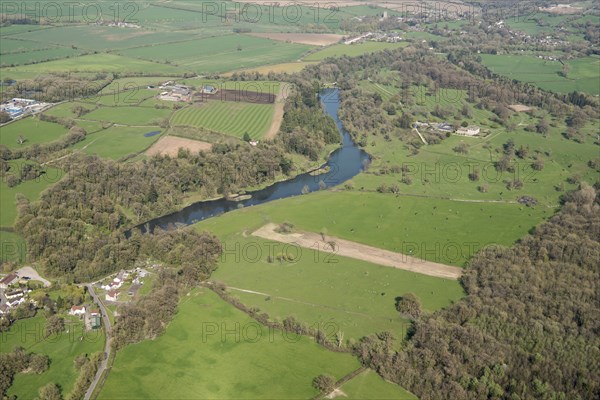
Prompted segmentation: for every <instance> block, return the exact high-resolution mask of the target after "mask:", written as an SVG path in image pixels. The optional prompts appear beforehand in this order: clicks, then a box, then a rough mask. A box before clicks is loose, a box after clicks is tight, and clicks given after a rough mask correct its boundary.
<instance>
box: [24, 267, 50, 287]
mask: <svg viewBox="0 0 600 400" xmlns="http://www.w3.org/2000/svg"><path fill="white" fill-rule="evenodd" d="M15 273H16V274H17V275H18V276H19V278H29V279H31V280H35V281H40V282H42V283H43V284H44V286H46V287H50V285H51V283H50V281H48V280H47V279H44V278H42V277H41V276H40V274H38V272H37V271H36V270H35V269H33V268H32V267H23V268H21V269H18V270H16V271H15Z"/></svg>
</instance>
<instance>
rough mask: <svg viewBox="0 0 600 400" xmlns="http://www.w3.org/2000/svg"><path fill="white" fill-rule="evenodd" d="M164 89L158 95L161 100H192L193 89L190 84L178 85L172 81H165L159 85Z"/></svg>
mask: <svg viewBox="0 0 600 400" xmlns="http://www.w3.org/2000/svg"><path fill="white" fill-rule="evenodd" d="M158 88H159V89H160V90H163V92H161V93H160V94H159V95H158V98H159V99H160V100H164V101H191V100H192V90H191V89H190V88H189V87H188V86H184V85H177V84H175V83H173V82H172V81H169V82H165V83H163V84H162V85H160V86H159V87H158Z"/></svg>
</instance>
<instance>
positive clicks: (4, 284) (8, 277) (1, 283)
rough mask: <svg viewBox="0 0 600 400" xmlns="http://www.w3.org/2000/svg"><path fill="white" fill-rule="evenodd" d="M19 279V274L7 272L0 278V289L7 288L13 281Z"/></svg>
mask: <svg viewBox="0 0 600 400" xmlns="http://www.w3.org/2000/svg"><path fill="white" fill-rule="evenodd" d="M18 280H19V276H18V275H17V274H9V275H6V276H5V277H4V278H2V280H1V281H0V289H6V288H8V287H9V286H10V285H12V284H13V283H15V282H17V281H18Z"/></svg>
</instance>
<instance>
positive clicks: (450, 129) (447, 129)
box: [436, 122, 454, 132]
mask: <svg viewBox="0 0 600 400" xmlns="http://www.w3.org/2000/svg"><path fill="white" fill-rule="evenodd" d="M436 129H437V130H438V131H442V132H454V127H453V126H452V125H450V124H449V123H447V122H443V123H441V124H438V126H437V127H436Z"/></svg>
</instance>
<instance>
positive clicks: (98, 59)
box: [2, 53, 184, 79]
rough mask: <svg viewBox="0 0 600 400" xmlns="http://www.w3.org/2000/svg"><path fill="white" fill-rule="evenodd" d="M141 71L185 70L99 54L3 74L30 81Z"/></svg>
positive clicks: (21, 67) (159, 72) (25, 66)
mask: <svg viewBox="0 0 600 400" xmlns="http://www.w3.org/2000/svg"><path fill="white" fill-rule="evenodd" d="M140 71H144V73H146V74H159V75H162V74H164V75H170V76H171V75H179V73H180V72H183V71H184V70H181V69H179V68H178V67H175V66H172V65H167V64H158V63H153V62H150V61H146V60H137V59H133V58H129V57H125V56H119V55H116V54H106V53H99V54H91V55H86V56H81V57H73V58H69V59H65V60H57V61H49V62H45V63H40V64H32V65H24V66H20V67H14V68H3V70H2V74H3V75H4V74H6V75H10V76H11V77H12V78H13V79H28V78H35V77H36V76H38V75H43V74H45V73H50V72H92V73H96V72H118V73H139V72H140Z"/></svg>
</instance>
